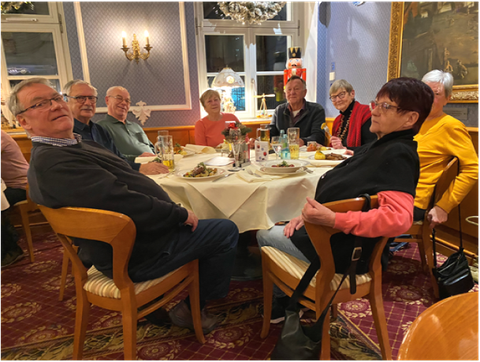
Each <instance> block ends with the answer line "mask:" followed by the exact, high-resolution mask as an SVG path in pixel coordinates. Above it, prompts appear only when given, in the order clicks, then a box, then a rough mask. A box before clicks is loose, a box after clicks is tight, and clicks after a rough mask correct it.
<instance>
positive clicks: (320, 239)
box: [305, 196, 388, 281]
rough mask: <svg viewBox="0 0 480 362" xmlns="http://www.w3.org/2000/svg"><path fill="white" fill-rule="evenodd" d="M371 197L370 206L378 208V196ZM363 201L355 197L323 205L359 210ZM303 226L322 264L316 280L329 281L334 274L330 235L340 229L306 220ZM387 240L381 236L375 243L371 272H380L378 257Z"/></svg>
mask: <svg viewBox="0 0 480 362" xmlns="http://www.w3.org/2000/svg"><path fill="white" fill-rule="evenodd" d="M371 199H372V200H371V205H370V206H371V208H372V209H374V208H378V197H377V196H372V197H371ZM364 203H365V199H364V198H363V197H357V198H355V199H347V200H340V201H334V202H329V203H325V204H323V206H325V207H328V208H329V209H330V210H332V211H334V212H347V211H361V210H362V208H363V205H364ZM305 228H306V230H307V233H308V235H309V237H310V240H311V241H312V244H313V246H314V247H315V250H316V251H317V254H318V256H319V258H320V264H321V265H322V267H321V268H320V271H319V274H318V275H317V281H318V280H327V281H330V280H331V279H332V278H333V276H334V274H335V264H334V261H333V254H332V248H331V246H330V237H331V236H332V235H333V234H336V233H339V232H340V230H337V229H334V228H331V227H328V226H324V225H317V224H311V223H308V222H305ZM387 240H388V238H387V237H383V238H382V239H381V240H379V241H378V242H377V243H376V244H375V248H374V250H373V253H372V256H371V259H370V267H369V268H370V270H371V272H374V273H381V263H380V257H381V254H382V251H383V249H384V247H385V244H386V242H387Z"/></svg>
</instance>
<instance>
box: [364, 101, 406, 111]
mask: <svg viewBox="0 0 480 362" xmlns="http://www.w3.org/2000/svg"><path fill="white" fill-rule="evenodd" d="M369 106H370V111H373V110H374V109H375V108H377V107H379V108H380V111H381V112H386V111H388V110H389V109H390V108H396V109H397V112H398V111H399V110H401V109H402V108H400V107H397V106H394V105H393V104H388V103H387V102H382V103H377V102H375V101H371V102H370V104H369Z"/></svg>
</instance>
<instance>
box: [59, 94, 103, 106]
mask: <svg viewBox="0 0 480 362" xmlns="http://www.w3.org/2000/svg"><path fill="white" fill-rule="evenodd" d="M65 97H67V98H71V99H75V100H76V101H77V102H78V103H80V104H83V103H85V102H86V101H87V99H88V100H89V101H90V102H91V103H94V104H95V103H97V100H98V97H95V96H77V97H71V96H67V95H66V94H65Z"/></svg>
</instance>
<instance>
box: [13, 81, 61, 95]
mask: <svg viewBox="0 0 480 362" xmlns="http://www.w3.org/2000/svg"><path fill="white" fill-rule="evenodd" d="M22 80H23V79H18V80H13V79H12V80H10V87H11V88H13V87H15V86H16V85H17V84H18V83H20V82H21V81H22ZM48 81H49V82H50V85H51V86H52V87H53V88H55V89H56V90H57V92H58V93H60V92H61V91H62V90H61V89H60V81H59V80H58V79H49V80H48Z"/></svg>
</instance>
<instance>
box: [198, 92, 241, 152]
mask: <svg viewBox="0 0 480 362" xmlns="http://www.w3.org/2000/svg"><path fill="white" fill-rule="evenodd" d="M200 102H201V103H202V106H203V108H204V109H205V112H207V113H208V115H207V116H206V117H204V118H202V119H201V120H199V121H197V122H196V123H195V144H197V145H202V146H210V147H216V146H218V145H219V144H220V143H222V142H223V139H224V138H225V136H224V135H223V134H222V131H223V130H224V129H225V128H226V127H227V125H226V122H228V121H236V122H239V121H238V118H237V117H236V116H235V115H234V114H231V113H222V112H221V110H222V105H221V103H222V101H221V97H220V94H219V93H218V92H217V91H216V90H213V89H207V90H206V91H205V92H203V94H202V96H201V97H200Z"/></svg>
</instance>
